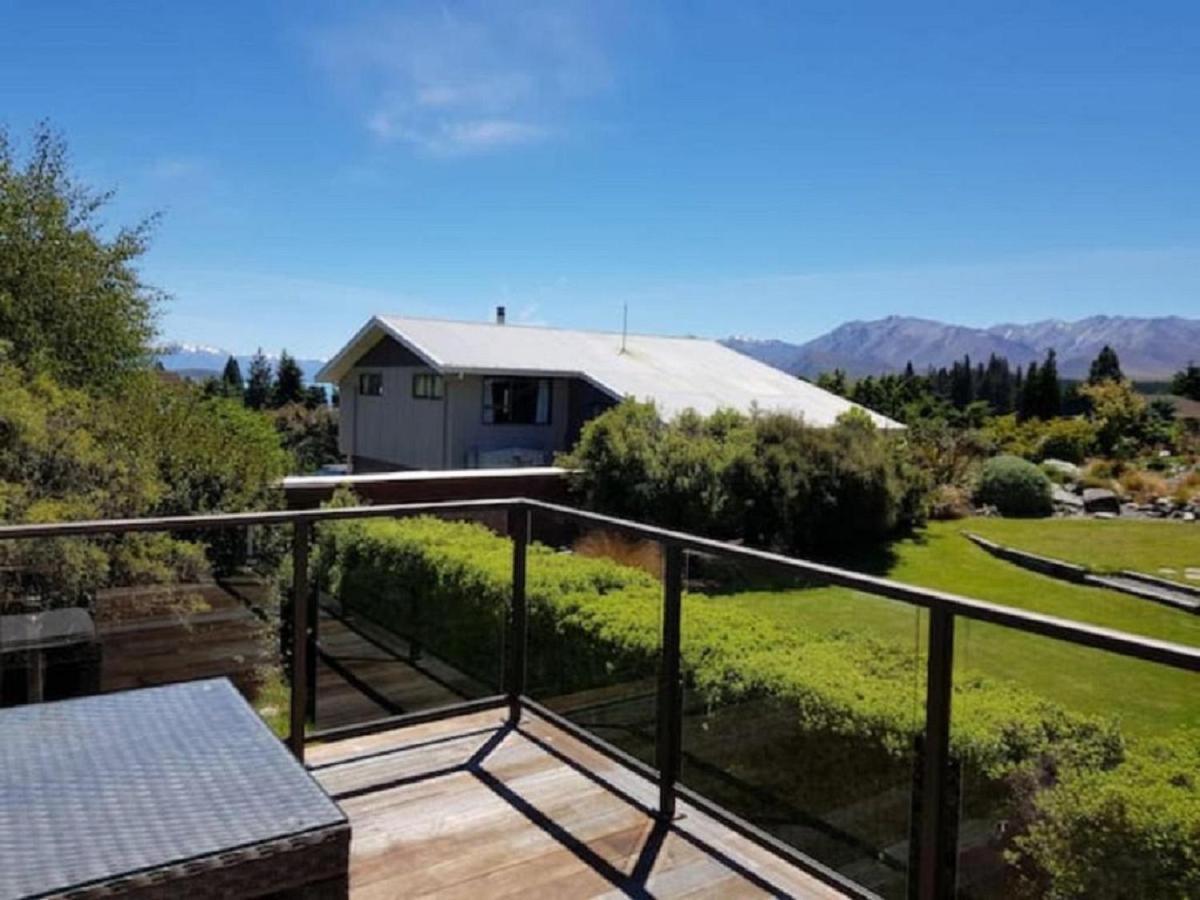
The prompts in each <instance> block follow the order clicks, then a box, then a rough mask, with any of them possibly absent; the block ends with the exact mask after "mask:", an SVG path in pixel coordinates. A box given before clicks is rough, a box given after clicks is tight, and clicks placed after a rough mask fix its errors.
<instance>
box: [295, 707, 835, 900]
mask: <svg viewBox="0 0 1200 900" xmlns="http://www.w3.org/2000/svg"><path fill="white" fill-rule="evenodd" d="M306 756H307V759H308V762H309V765H310V768H311V769H312V770H313V773H314V774H315V775H316V777H317V778H318V780H319V781H320V782H321V783H322V785H324V787H325V788H326V790H328V791H329V793H330V794H331V795H332V796H333V798H334V799H335V800H336V801H337V802H338V804H339V805H340V806H341V807H342V809H344V810H345V811H346V813H347V815H348V816H349V817H350V820H351V825H352V828H353V837H352V844H351V874H350V884H351V893H352V895H353V896H354V897H356V898H374V897H379V898H383V897H388V898H391V897H416V896H431V895H436V896H438V897H471V898H478V897H489V898H491V897H506V896H517V895H535V896H554V897H567V896H569V897H593V896H628V897H677V896H684V895H686V896H689V897H690V896H711V897H735V896H776V897H780V896H783V897H840V896H843V895H842V894H841V893H839V892H838V891H837V890H835V889H834V888H833V887H831V886H830V885H828V884H826V883H825V882H823V881H821V880H819V879H818V878H816V877H815V876H813V875H811V874H809V873H807V872H805V871H803V870H802V869H800V868H798V867H797V866H795V865H793V864H792V863H790V862H788V861H786V860H784V859H783V858H781V857H779V856H776V855H775V854H773V853H771V852H770V851H768V850H766V849H764V848H762V847H760V846H758V845H757V844H755V843H753V842H751V841H750V840H748V839H747V838H745V837H743V836H741V835H739V834H737V833H736V832H734V831H732V830H730V829H729V828H727V827H726V826H724V825H723V824H721V823H719V822H717V821H716V820H714V819H712V818H710V817H709V816H707V815H706V814H705V813H703V812H701V811H699V810H698V809H696V808H694V807H692V806H690V805H689V804H687V803H686V802H681V803H680V805H679V808H678V813H677V815H676V817H675V818H674V819H673V820H672V821H671V822H670V823H669V824H666V823H662V822H660V821H658V820H656V818H655V817H654V815H653V809H654V806H655V802H656V792H657V787H656V786H655V785H654V784H653V783H652V782H650V781H649V780H647V779H646V778H644V777H642V776H641V775H639V774H638V773H636V772H634V771H633V770H632V769H629V768H627V767H626V766H624V765H622V764H621V763H619V762H617V761H615V760H613V759H611V758H609V757H608V756H606V755H604V754H601V753H599V752H598V751H596V750H594V749H592V748H590V747H588V746H587V745H585V744H583V743H582V742H580V741H579V740H578V739H576V738H574V737H573V736H572V735H570V734H569V733H567V732H566V731H564V730H562V729H560V728H559V727H558V726H557V725H555V724H553V723H551V722H549V721H547V720H545V719H543V718H541V717H539V716H537V715H535V714H533V713H531V712H528V711H526V712H524V713H523V715H522V718H521V720H520V722H519V723H517V724H515V725H514V724H513V723H511V722H510V721H509V718H508V711H507V709H496V710H490V711H487V712H478V713H472V714H467V715H462V716H458V717H455V718H452V719H445V720H441V721H437V722H431V723H425V724H421V725H413V726H408V727H404V728H399V729H394V730H391V731H385V732H380V733H376V734H371V735H367V736H362V737H354V738H348V739H343V740H338V741H334V742H330V743H323V744H310V745H309V747H308V749H307V753H306Z"/></svg>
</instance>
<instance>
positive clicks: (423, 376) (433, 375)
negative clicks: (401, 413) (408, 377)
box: [412, 372, 446, 400]
mask: <svg viewBox="0 0 1200 900" xmlns="http://www.w3.org/2000/svg"><path fill="white" fill-rule="evenodd" d="M418 383H423V384H430V385H432V393H421V392H419V391H418V390H417V384H418ZM445 396H446V381H445V379H444V378H442V376H441V375H439V374H438V373H437V372H413V376H412V397H413V399H414V400H441V399H442V398H444V397H445Z"/></svg>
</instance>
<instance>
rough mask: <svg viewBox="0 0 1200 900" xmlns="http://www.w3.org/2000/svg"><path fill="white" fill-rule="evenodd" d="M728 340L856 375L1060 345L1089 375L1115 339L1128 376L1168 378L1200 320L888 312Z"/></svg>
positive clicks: (1071, 365)
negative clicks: (810, 329)
mask: <svg viewBox="0 0 1200 900" xmlns="http://www.w3.org/2000/svg"><path fill="white" fill-rule="evenodd" d="M723 343H725V344H726V345H727V346H729V347H732V348H733V349H735V350H738V351H740V352H742V353H745V354H747V355H748V356H752V357H754V358H755V359H759V360H762V361H763V362H765V363H767V364H769V365H772V366H775V367H776V368H780V369H783V370H785V371H787V372H792V373H794V374H797V375H803V376H805V377H813V376H815V375H817V374H819V373H821V372H827V371H830V370H832V369H835V368H838V369H843V370H845V371H846V372H848V373H849V374H850V375H852V376H855V377H860V376H863V375H879V374H883V373H887V372H899V371H902V370H903V369H904V366H905V364H906V363H908V362H909V361H911V362H912V364H913V366H915V367H916V369H917V370H918V371H923V370H925V369H927V368H929V367H930V366H934V367H939V366H947V365H949V364H950V363H952V362H953V361H954V360H956V359H962V358H963V356H964V355H969V356H970V357H971V359H972V360H973V361H986V360H987V358H988V356H989V355H990V354H992V353H995V354H996V355H997V356H1006V357H1008V360H1009V362H1011V363H1013V364H1014V365H1025V364H1027V363H1029V362H1031V361H1033V360H1041V359H1042V357H1044V356H1045V355H1046V350H1047V349H1049V348H1051V347H1053V348H1054V349H1055V350H1056V351H1057V353H1058V368H1059V372H1060V373H1061V374H1062V375H1063V377H1065V378H1082V377H1085V376H1086V375H1087V373H1088V366H1089V365H1090V364H1091V362H1092V360H1093V359H1095V358H1096V354H1097V353H1099V352H1100V348H1101V347H1103V346H1104V345H1105V344H1109V345H1111V346H1112V347H1113V348H1114V349H1116V351H1117V355H1118V356H1119V357H1120V358H1121V367H1122V369H1123V370H1124V371H1125V374H1126V375H1128V376H1130V377H1131V378H1136V379H1140V380H1143V381H1156V380H1163V379H1166V378H1169V377H1170V376H1171V375H1172V374H1173V373H1174V372H1177V371H1178V370H1179V369H1181V368H1183V367H1184V366H1185V365H1187V363H1188V362H1189V361H1190V360H1196V359H1200V319H1183V318H1180V317H1178V316H1169V317H1163V318H1145V319H1142V318H1132V317H1126V316H1092V317H1091V318H1087V319H1080V320H1079V321H1077V322H1062V321H1058V320H1047V321H1044V322H1034V323H1031V324H1028V325H1013V324H1008V325H993V326H992V327H990V328H969V327H966V326H963V325H949V324H946V323H944V322H936V321H933V320H930V319H917V318H911V317H906V316H889V317H888V318H886V319H877V320H875V321H873V322H857V321H856V322H847V323H846V324H845V325H840V326H838V327H837V328H835V329H834V330H833V331H831V332H829V333H828V334H824V335H822V336H821V337H819V338H816V339H814V340H811V341H808V342H807V343H804V344H790V343H787V342H786V341H780V340H776V339H771V340H754V339H752V338H744V337H734V338H729V339H727V340H725V341H724V342H723Z"/></svg>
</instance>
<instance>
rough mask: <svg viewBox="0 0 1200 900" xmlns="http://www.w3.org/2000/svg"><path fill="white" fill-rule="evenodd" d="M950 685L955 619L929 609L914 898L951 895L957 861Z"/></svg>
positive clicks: (943, 898)
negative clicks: (951, 800)
mask: <svg viewBox="0 0 1200 900" xmlns="http://www.w3.org/2000/svg"><path fill="white" fill-rule="evenodd" d="M953 683H954V615H953V614H952V613H949V612H947V611H945V610H942V609H936V608H933V609H930V610H929V659H928V664H927V680H926V687H925V739H924V742H923V744H924V760H923V765H922V770H921V781H920V790H921V797H920V804H919V806H920V810H921V821H920V823H919V825H918V831H917V834H918V836H919V837H918V848H917V851H918V853H917V871H916V872H915V873H909V877H910V878H911V877H914V876H915V878H916V896H917V897H918V898H920V900H948V898H951V897H953V896H954V888H955V884H954V882H955V868H956V865H955V864H956V860H957V853H958V847H957V843H958V841H957V835H956V833H955V832H956V829H955V827H954V822H955V816H954V815H953V811H952V810H950V808H949V803H950V799H951V797H952V795H953V793H954V792H953V791H952V790H951V788H950V777H951V774H950V768H951V766H950V707H951V702H952V699H953V698H952V693H951V692H952V689H953Z"/></svg>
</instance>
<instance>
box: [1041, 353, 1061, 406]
mask: <svg viewBox="0 0 1200 900" xmlns="http://www.w3.org/2000/svg"><path fill="white" fill-rule="evenodd" d="M1041 382H1042V383H1041V389H1040V390H1039V391H1038V411H1037V416H1038V418H1039V419H1053V418H1054V417H1055V416H1057V415H1058V414H1059V413H1060V412H1062V385H1061V384H1060V383H1059V381H1058V354H1056V353H1055V352H1054V350H1053V348H1051V349H1050V350H1047V351H1046V361H1045V362H1044V363H1042V373H1041Z"/></svg>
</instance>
